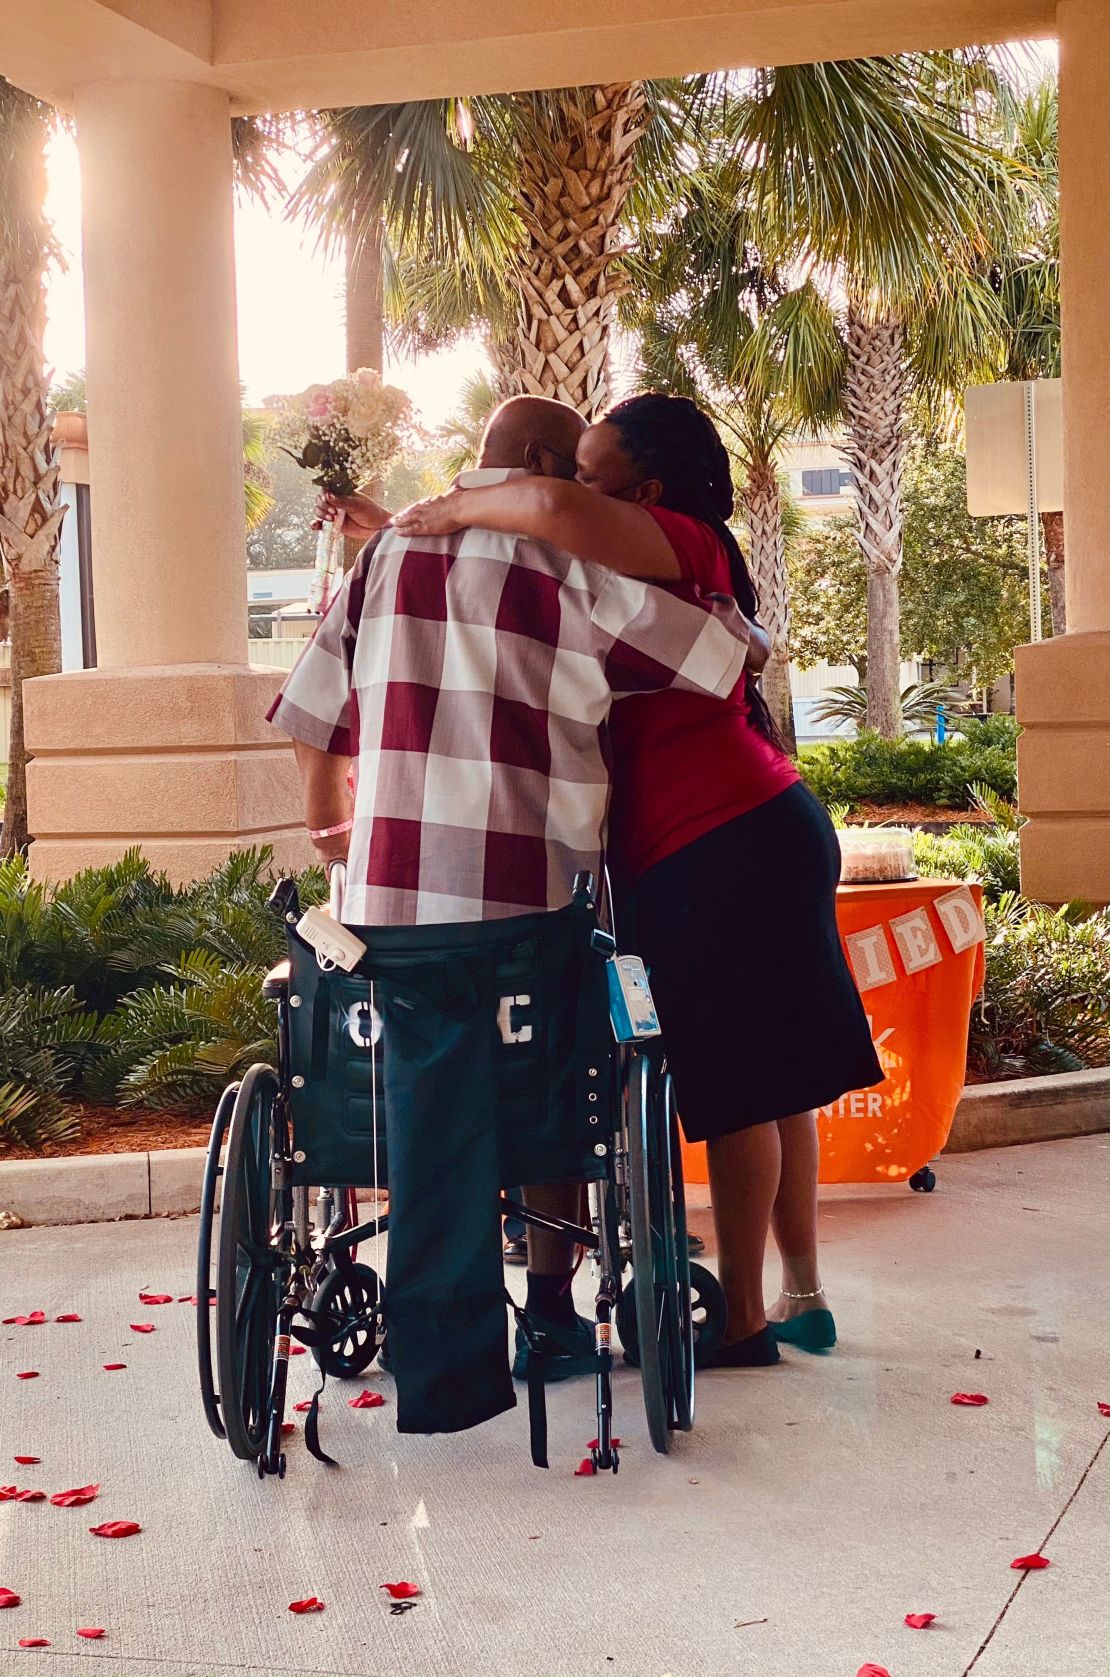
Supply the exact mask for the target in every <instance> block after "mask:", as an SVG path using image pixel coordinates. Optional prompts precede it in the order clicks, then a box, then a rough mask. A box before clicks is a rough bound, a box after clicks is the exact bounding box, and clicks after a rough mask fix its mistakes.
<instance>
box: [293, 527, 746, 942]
mask: <svg viewBox="0 0 1110 1677" xmlns="http://www.w3.org/2000/svg"><path fill="white" fill-rule="evenodd" d="M746 650H747V625H746V623H745V621H744V619H743V617H742V616H741V615H740V613H739V611H738V610H737V608H736V606H735V604H734V603H733V602H732V601H724V600H721V599H716V598H715V599H714V600H712V601H709V600H707V601H706V609H704V610H703V609H702V608H701V607H699V606H697V605H692V604H690V603H689V602H688V601H685V600H680V599H678V598H676V597H675V596H674V595H672V594H668V593H667V592H665V591H664V590H663V589H661V588H653V587H651V586H649V585H647V584H645V583H642V582H637V581H634V580H633V579H631V578H629V577H623V576H618V575H616V574H615V573H613V572H611V571H607V570H604V569H603V568H602V567H600V566H597V565H587V564H584V563H582V562H581V561H580V560H578V559H574V558H572V557H571V556H570V555H569V554H566V553H561V552H558V551H556V550H555V549H553V548H549V547H546V546H544V545H542V544H541V543H538V542H534V541H530V540H525V539H522V538H514V537H510V536H504V535H495V534H493V533H491V532H489V531H486V530H467V531H461V532H459V533H458V534H456V535H453V536H438V537H426V536H425V537H420V538H405V537H402V536H398V535H397V534H396V533H395V532H392V531H390V532H387V533H386V534H385V536H384V537H383V538H382V539H381V540H380V541H379V542H378V544H377V547H376V549H375V550H374V551H373V552H370V551H367V552H365V553H363V554H362V555H361V556H360V558H359V560H358V561H357V563H356V564H355V566H354V568H353V570H352V571H351V572H350V574H349V575H348V577H347V578H346V580H345V582H344V584H343V586H342V588H341V589H340V591H339V593H338V594H337V596H336V598H335V601H334V603H333V604H332V606H331V607H330V609H329V611H328V613H327V615H326V617H325V618H324V619H323V621H322V622H321V624H320V626H319V628H318V629H317V631H316V635H315V638H314V639H313V640H312V641H311V642H310V643H309V645H308V646H307V647H306V649H305V651H304V653H303V654H302V656H301V659H300V662H299V663H298V664H297V666H296V668H295V669H294V670H293V672H292V674H291V675H290V676H289V679H288V680H287V681H286V683H285V686H284V687H283V689H282V691H281V693H280V694H279V695H278V697H277V699H276V701H275V703H274V705H273V707H272V709H271V711H270V720H271V721H272V722H274V723H275V724H276V725H277V727H279V728H281V729H282V730H283V731H284V732H285V733H287V734H291V735H292V736H293V737H294V738H295V739H299V740H302V741H304V742H305V743H306V744H308V745H312V746H316V747H317V748H319V749H320V750H323V751H330V752H335V753H337V754H339V755H341V756H344V757H348V756H349V757H353V758H354V759H355V760H356V791H355V814H354V830H353V832H352V834H351V845H350V851H349V859H348V867H347V896H346V901H345V904H344V918H345V919H346V920H348V921H349V922H350V923H352V924H355V925H414V924H426V923H435V922H447V921H461V920H488V919H497V918H500V917H503V916H506V915H512V914H521V913H527V912H529V911H531V910H535V909H537V908H541V909H547V908H559V907H562V905H563V904H564V903H565V902H567V900H568V899H569V896H570V893H571V887H572V884H573V881H574V875H575V873H576V872H577V871H578V870H580V869H589V870H590V871H591V872H592V873H594V874H595V875H597V874H598V873H599V869H600V865H601V853H602V847H603V843H604V832H605V820H606V812H607V807H608V796H609V767H608V760H607V752H606V744H605V739H604V730H605V721H606V718H607V716H608V714H609V709H610V706H611V705H612V703H613V700H614V698H616V697H619V696H620V695H621V694H631V693H645V692H652V691H659V690H662V689H664V688H669V687H674V688H678V689H683V690H685V691H687V692H695V693H703V694H712V695H714V696H717V697H725V696H727V695H728V694H729V693H731V692H732V689H733V688H734V687H735V685H736V683H737V681H738V680H739V679H740V676H741V673H742V669H743V664H744V657H745V653H746Z"/></svg>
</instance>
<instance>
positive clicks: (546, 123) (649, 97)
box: [289, 77, 714, 418]
mask: <svg viewBox="0 0 1110 1677" xmlns="http://www.w3.org/2000/svg"><path fill="white" fill-rule="evenodd" d="M713 88H714V84H713V83H712V82H711V80H710V79H709V78H705V77H695V78H690V79H689V80H688V81H686V82H659V83H642V82H622V83H615V84H612V85H608V86H593V87H585V88H570V89H561V90H555V91H551V92H541V93H517V94H504V95H494V96H486V97H480V98H474V99H468V100H459V99H439V100H429V101H425V102H423V103H419V104H407V105H380V106H370V107H366V108H363V109H355V110H347V111H338V112H328V113H326V119H325V122H324V125H323V128H322V131H321V133H322V137H321V140H320V142H319V144H318V147H317V151H316V155H315V158H314V161H313V165H312V168H311V169H310V171H309V173H308V175H307V176H306V178H305V179H304V181H303V182H302V183H301V185H300V187H299V188H298V189H297V191H296V192H295V193H294V194H293V196H292V198H291V200H290V206H289V207H290V212H291V213H293V214H297V215H303V216H305V217H306V218H307V219H308V220H309V221H310V222H311V223H313V224H314V225H315V226H316V227H317V229H318V230H319V232H320V235H321V237H322V239H323V240H324V242H325V243H326V244H334V243H336V242H337V241H339V240H341V239H342V240H344V241H352V240H354V241H359V240H361V241H362V242H363V243H366V242H372V243H373V244H374V245H375V247H376V249H377V251H378V252H379V254H380V261H381V269H382V296H383V301H384V310H385V313H386V315H387V317H388V319H389V320H390V322H391V324H392V325H393V327H394V328H395V330H397V332H398V336H399V337H400V338H401V339H402V341H404V342H405V343H407V344H408V345H409V346H410V347H418V348H421V349H427V348H429V347H432V346H433V345H435V344H438V343H441V342H443V341H444V340H445V339H448V338H450V337H452V336H454V335H456V334H457V333H459V332H460V331H464V330H467V329H469V328H470V327H472V326H473V325H475V324H478V323H482V324H484V325H485V326H486V329H487V342H488V344H489V347H490V351H491V359H492V360H493V362H494V366H495V369H496V376H497V381H498V385H499V388H500V389H501V390H502V391H503V393H505V394H510V393H512V392H513V391H520V392H525V393H532V394H536V395H544V396H554V397H558V398H560V399H561V400H563V401H567V402H570V403H571V404H572V405H573V406H575V407H576V408H578V410H579V411H580V412H581V413H583V414H585V415H586V416H587V417H588V418H593V417H595V416H596V415H597V414H598V413H599V412H600V411H601V409H602V408H603V407H604V406H605V405H606V403H607V400H608V393H609V340H610V335H611V330H612V327H613V324H614V321H615V314H616V304H617V300H618V297H619V295H620V291H621V287H622V283H623V282H622V279H621V277H620V272H619V269H620V261H621V257H622V253H623V242H624V239H623V233H622V223H623V218H624V216H625V213H626V210H627V208H628V206H629V204H630V202H632V201H633V200H635V199H636V198H637V197H638V198H639V199H640V201H641V202H642V203H643V204H645V205H646V204H649V203H655V204H662V203H665V202H666V200H667V197H668V194H669V193H671V192H672V191H674V190H677V186H678V183H679V182H680V180H681V163H682V155H681V146H682V142H683V140H684V139H685V138H686V137H687V136H688V134H689V132H690V131H691V128H692V126H693V125H694V124H695V123H696V121H697V119H698V115H699V112H700V111H701V109H702V107H703V106H704V105H705V104H706V103H707V102H708V101H709V100H710V99H711V98H712V96H713Z"/></svg>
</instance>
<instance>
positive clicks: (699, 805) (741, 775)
mask: <svg viewBox="0 0 1110 1677" xmlns="http://www.w3.org/2000/svg"><path fill="white" fill-rule="evenodd" d="M649 510H650V511H651V514H652V517H653V518H654V519H655V520H656V522H657V523H658V524H659V525H660V527H661V529H662V530H663V533H664V534H665V535H666V537H667V539H668V541H669V542H670V544H671V546H672V547H673V548H674V551H675V555H676V557H677V559H678V562H679V565H680V566H681V568H682V581H681V582H675V583H668V584H665V585H664V586H666V587H667V588H669V589H670V591H671V592H672V593H675V594H679V595H683V594H685V595H690V594H692V592H693V591H694V590H695V589H697V590H700V592H701V593H703V594H712V593H718V594H731V592H732V582H731V577H730V574H729V562H728V554H727V553H726V551H725V548H724V546H723V545H722V543H721V541H720V539H719V538H718V536H717V535H716V534H715V533H714V531H713V530H711V529H710V528H709V526H708V525H707V524H702V523H701V522H700V520H698V519H696V518H688V517H686V515H685V514H684V513H677V512H668V511H666V510H665V509H663V508H661V507H652V508H650V509H649ZM744 688H745V684H744V682H743V681H741V683H740V685H739V686H738V687H737V689H736V691H735V693H734V694H733V695H732V697H731V698H729V699H709V698H702V697H700V696H699V695H697V694H694V693H653V694H650V695H644V696H637V697H634V698H627V699H621V700H619V701H618V703H617V704H615V705H614V706H613V710H612V713H611V717H610V737H611V741H612V749H613V805H612V815H611V820H610V841H611V844H612V848H613V851H614V854H615V855H616V857H617V859H618V860H619V862H620V863H621V865H622V866H623V867H625V868H627V869H628V870H629V871H630V872H631V873H632V874H633V876H634V877H636V878H639V876H640V875H641V874H643V873H645V872H646V871H647V869H648V868H650V867H653V866H654V864H655V863H656V862H660V861H662V860H663V858H664V857H665V856H670V855H673V853H674V852H675V851H676V850H681V849H682V847H683V846H684V845H687V844H690V843H692V842H693V840H694V839H696V838H700V837H701V836H702V834H703V833H708V832H712V831H713V829H714V828H715V827H720V826H723V825H724V823H725V822H726V821H732V820H733V819H734V818H735V817H736V816H738V815H744V814H746V813H747V812H748V810H751V809H755V808H757V807H758V805H760V804H763V803H767V802H768V801H769V800H770V799H771V798H774V797H777V795H778V794H779V793H780V792H783V791H785V790H786V788H787V787H788V786H792V785H794V783H795V782H796V781H797V780H798V779H799V775H798V771H797V769H796V768H795V767H794V764H793V762H792V761H791V759H790V758H789V757H788V756H787V755H786V753H785V752H783V751H780V750H779V748H778V747H777V746H776V745H773V744H772V743H771V741H770V740H769V739H767V738H766V737H765V735H763V734H761V733H760V732H759V731H758V729H757V728H755V727H754V726H753V724H752V721H751V715H750V706H749V704H748V701H747V699H746V697H745V696H744Z"/></svg>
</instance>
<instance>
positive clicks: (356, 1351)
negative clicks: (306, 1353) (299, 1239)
mask: <svg viewBox="0 0 1110 1677" xmlns="http://www.w3.org/2000/svg"><path fill="white" fill-rule="evenodd" d="M312 1313H313V1315H314V1316H315V1317H317V1318H319V1320H318V1321H317V1322H316V1323H315V1324H314V1325H315V1326H316V1327H318V1328H324V1327H325V1326H326V1324H327V1322H328V1321H331V1322H332V1323H334V1325H335V1337H334V1339H332V1340H331V1342H330V1343H329V1344H327V1345H319V1346H317V1347H316V1348H315V1349H314V1350H313V1353H312V1354H313V1356H314V1357H315V1358H316V1361H317V1363H318V1364H319V1366H320V1368H321V1369H322V1370H323V1372H324V1373H325V1374H331V1375H334V1376H335V1377H336V1378H337V1379H339V1380H351V1379H353V1378H354V1377H355V1375H356V1374H361V1373H362V1372H363V1370H364V1369H367V1368H369V1367H370V1364H371V1363H372V1362H373V1361H374V1358H375V1357H376V1356H377V1354H378V1352H379V1351H380V1350H381V1348H382V1345H383V1344H384V1342H385V1319H384V1315H383V1293H382V1285H381V1282H380V1281H379V1280H378V1277H377V1274H376V1272H375V1271H374V1270H372V1269H371V1268H370V1267H369V1265H368V1264H355V1265H354V1274H353V1276H352V1275H350V1274H348V1273H345V1272H344V1271H343V1270H341V1269H329V1271H328V1273H327V1274H326V1275H325V1277H324V1279H323V1281H322V1282H321V1283H320V1285H319V1287H318V1288H317V1290H316V1295H315V1297H314V1298H313V1300H312Z"/></svg>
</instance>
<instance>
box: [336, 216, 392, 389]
mask: <svg viewBox="0 0 1110 1677" xmlns="http://www.w3.org/2000/svg"><path fill="white" fill-rule="evenodd" d="M345 282H346V283H345V295H344V305H345V308H344V325H345V329H346V336H347V371H348V372H349V373H356V372H357V371H358V369H359V368H360V367H373V369H374V371H375V372H378V373H380V372H382V371H383V363H384V359H385V323H384V317H383V313H382V249H381V241H380V238H379V237H377V236H376V234H375V230H374V229H373V228H368V229H367V231H366V236H365V237H364V238H363V239H362V240H356V239H355V238H354V237H351V236H349V237H348V239H347V247H346V272H345Z"/></svg>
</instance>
